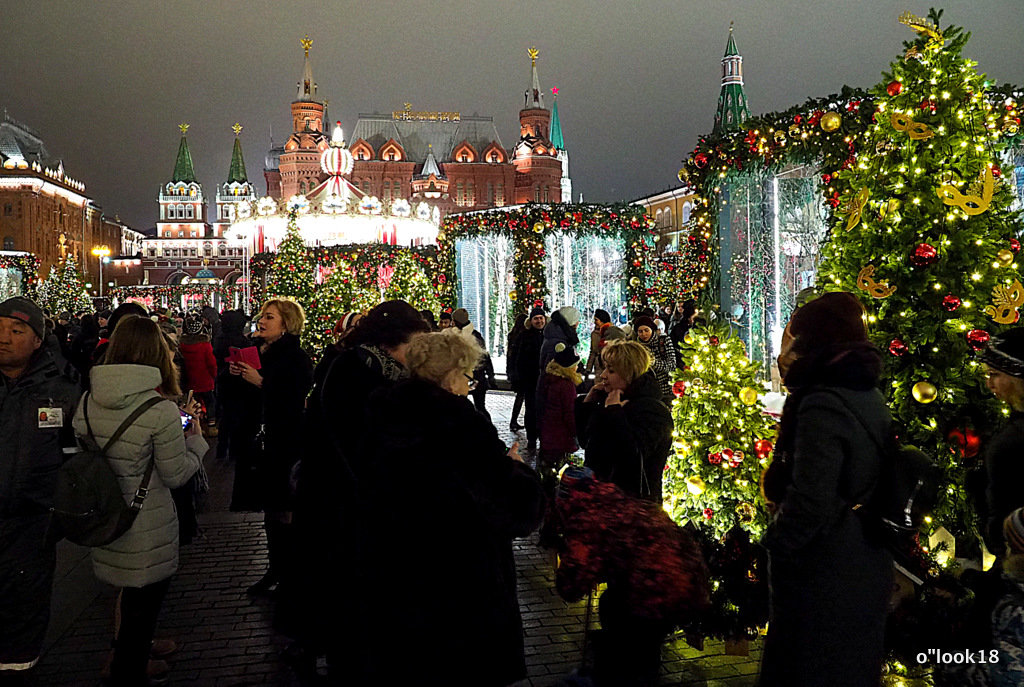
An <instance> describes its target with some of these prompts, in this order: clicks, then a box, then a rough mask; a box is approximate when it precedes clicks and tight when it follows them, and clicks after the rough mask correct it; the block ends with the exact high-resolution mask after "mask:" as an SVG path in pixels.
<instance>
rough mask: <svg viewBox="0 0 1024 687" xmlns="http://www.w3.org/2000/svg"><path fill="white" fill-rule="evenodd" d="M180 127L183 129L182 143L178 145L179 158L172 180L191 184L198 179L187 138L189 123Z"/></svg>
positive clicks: (179, 126) (175, 163) (175, 162)
mask: <svg viewBox="0 0 1024 687" xmlns="http://www.w3.org/2000/svg"><path fill="white" fill-rule="evenodd" d="M178 128H179V129H181V143H180V144H179V145H178V158H177V159H176V160H175V161H174V176H173V177H171V181H172V182H173V183H178V182H179V181H181V182H184V183H186V184H191V183H193V182H195V180H196V170H195V168H194V167H193V166H192V153H190V152H189V150H188V140H187V139H186V138H185V132H186V131H188V124H179V125H178Z"/></svg>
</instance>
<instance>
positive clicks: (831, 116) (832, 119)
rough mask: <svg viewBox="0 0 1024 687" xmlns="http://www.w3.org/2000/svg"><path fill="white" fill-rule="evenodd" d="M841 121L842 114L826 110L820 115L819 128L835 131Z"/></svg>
mask: <svg viewBox="0 0 1024 687" xmlns="http://www.w3.org/2000/svg"><path fill="white" fill-rule="evenodd" d="M842 123H843V116H842V115H841V114H839V113H838V112H826V113H825V114H824V115H822V117H821V129H822V131H829V132H832V131H835V130H836V129H838V128H839V127H840V126H841V125H842Z"/></svg>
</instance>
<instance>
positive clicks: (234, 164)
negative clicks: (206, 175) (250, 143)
mask: <svg viewBox="0 0 1024 687" xmlns="http://www.w3.org/2000/svg"><path fill="white" fill-rule="evenodd" d="M231 130H232V131H234V132H235V147H234V149H233V150H232V151H231V167H229V168H228V180H227V181H225V182H224V183H223V184H221V185H219V186H218V187H217V221H216V222H215V223H214V225H213V232H214V235H215V236H217V237H221V236H223V235H224V230H225V229H227V227H228V225H230V224H231V222H233V221H234V220H235V217H236V212H235V209H236V208H237V207H238V203H241V202H250V201H253V200H255V199H256V194H255V189H254V188H253V185H252V184H251V183H250V182H249V176H248V174H246V172H245V159H244V158H243V157H242V142H241V140H239V138H238V135H239V134H240V133H242V125H241V124H238V123H236V124H235V125H234V126H233V127H231Z"/></svg>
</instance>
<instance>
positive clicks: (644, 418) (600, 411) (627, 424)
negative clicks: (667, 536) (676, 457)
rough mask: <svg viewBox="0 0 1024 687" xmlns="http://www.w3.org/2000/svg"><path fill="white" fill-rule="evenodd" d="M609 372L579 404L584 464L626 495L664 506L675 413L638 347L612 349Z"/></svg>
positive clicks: (607, 351) (606, 356)
mask: <svg viewBox="0 0 1024 687" xmlns="http://www.w3.org/2000/svg"><path fill="white" fill-rule="evenodd" d="M601 361H602V362H603V363H604V365H605V367H604V370H603V371H602V372H601V376H600V377H598V379H597V381H596V382H595V383H594V388H593V389H591V390H590V392H589V393H588V394H587V395H586V397H585V398H584V399H583V400H582V401H579V400H577V403H576V426H577V433H578V436H579V441H580V445H581V446H582V447H583V448H584V449H585V461H584V464H585V465H586V466H587V467H589V468H590V469H592V470H593V471H594V476H595V477H597V478H598V479H600V480H604V481H606V482H612V483H614V484H616V485H618V486H619V487H620V488H621V489H622V490H623V491H625V492H626V493H627V494H630V495H632V496H636V497H639V498H642V499H645V500H648V501H654V502H656V503H661V499H662V497H661V476H662V472H663V471H664V470H665V462H666V461H667V460H668V454H669V451H670V449H671V447H672V413H671V412H670V411H669V409H668V406H666V405H665V404H664V403H662V401H661V388H660V387H659V385H658V380H657V378H656V377H655V376H654V373H653V372H652V371H651V369H650V368H651V355H650V353H649V352H648V351H647V349H646V348H645V347H644V346H643V345H642V344H640V343H638V342H636V341H616V342H613V343H609V344H608V345H607V346H605V348H604V349H603V350H602V351H601Z"/></svg>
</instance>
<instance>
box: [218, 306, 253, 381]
mask: <svg viewBox="0 0 1024 687" xmlns="http://www.w3.org/2000/svg"><path fill="white" fill-rule="evenodd" d="M220 321H221V335H220V336H219V337H218V338H217V339H216V340H214V341H211V342H210V343H212V344H213V357H214V358H216V359H217V371H218V375H220V374H226V373H227V369H228V363H227V357H228V355H229V354H230V353H231V348H232V347H234V348H243V347H245V346H247V345H249V340H248V339H247V338H246V336H245V334H244V333H243V329H244V328H245V323H246V322H247V321H248V320H247V319H246V317H245V313H243V312H242V311H241V310H227V311H225V312H224V315H223V317H221V320H220Z"/></svg>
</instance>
